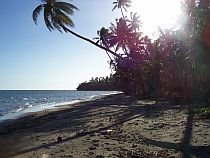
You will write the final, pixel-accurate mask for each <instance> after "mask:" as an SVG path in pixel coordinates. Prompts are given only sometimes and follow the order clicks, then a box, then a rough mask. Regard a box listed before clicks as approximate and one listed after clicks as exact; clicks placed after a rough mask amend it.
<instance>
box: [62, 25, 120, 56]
mask: <svg viewBox="0 0 210 158" xmlns="http://www.w3.org/2000/svg"><path fill="white" fill-rule="evenodd" d="M62 27H63V29H64V30H65V31H67V32H69V33H71V34H73V35H74V36H76V37H78V38H80V39H82V40H84V41H87V42H89V43H91V44H93V45H95V46H96V47H98V48H101V49H103V50H105V51H106V52H109V53H111V54H112V55H114V56H115V57H117V58H121V59H123V58H122V57H121V56H120V55H118V54H117V53H115V52H113V51H112V50H110V49H108V48H106V47H103V46H101V45H100V44H98V43H95V42H94V41H92V40H90V39H88V38H86V37H83V36H81V35H79V34H77V33H75V32H73V31H71V30H70V29H68V28H67V27H65V26H62Z"/></svg>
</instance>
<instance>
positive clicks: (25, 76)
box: [0, 0, 180, 90]
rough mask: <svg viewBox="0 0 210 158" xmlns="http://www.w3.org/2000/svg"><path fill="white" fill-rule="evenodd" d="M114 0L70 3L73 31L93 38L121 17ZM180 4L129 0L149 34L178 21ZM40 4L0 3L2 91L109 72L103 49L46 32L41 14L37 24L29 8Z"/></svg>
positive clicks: (25, 0)
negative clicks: (72, 12) (73, 11)
mask: <svg viewBox="0 0 210 158" xmlns="http://www.w3.org/2000/svg"><path fill="white" fill-rule="evenodd" d="M113 1H114V0H105V1H103V3H102V0H90V1H86V0H72V1H70V2H71V3H72V4H74V5H75V6H77V7H78V8H79V9H80V10H79V11H76V12H75V14H74V15H73V16H72V17H71V18H72V19H73V21H74V24H75V27H74V28H72V30H73V31H75V32H77V33H79V34H81V35H83V36H85V37H88V38H89V39H93V38H94V37H96V36H97V30H100V28H101V27H106V28H107V27H109V26H110V23H112V22H115V19H116V18H117V17H119V15H120V12H119V11H114V12H113V11H112V8H113V4H112V3H113ZM151 2H152V3H151ZM179 2H180V0H173V1H170V2H169V0H158V2H157V1H156V0H155V1H148V0H133V3H132V4H133V6H132V7H131V8H130V9H129V11H133V12H138V13H140V17H141V20H142V21H143V26H142V28H141V29H142V31H143V32H145V33H146V34H152V33H153V32H154V31H155V30H156V31H157V26H160V27H165V28H166V27H169V26H170V27H171V26H172V24H173V23H174V22H175V21H177V19H176V17H177V15H178V14H179V13H180V10H179V7H178V5H179ZM39 4H40V0H10V1H8V0H1V1H0V27H1V29H0V76H1V77H0V90H7V89H9V90H11V89H15V90H28V89H32V90H40V89H41V90H45V89H46V90H58V89H60V90H63V89H67V90H71V89H76V87H77V86H78V84H79V83H82V82H84V81H88V80H90V79H91V78H92V77H103V76H107V75H109V74H110V73H111V70H110V68H109V64H108V61H109V58H108V56H107V55H106V53H105V51H103V50H101V49H99V48H97V47H95V46H93V45H91V44H89V43H87V42H85V41H82V40H81V39H79V38H77V37H75V36H73V35H71V34H66V33H63V34H61V33H60V32H58V31H52V32H50V31H49V30H48V29H47V28H46V26H45V24H44V22H43V15H42V14H40V16H39V19H38V25H35V24H34V22H33V20H32V11H33V10H34V9H35V7H36V6H38V5H39ZM127 16H129V15H127Z"/></svg>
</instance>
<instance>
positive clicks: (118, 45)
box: [33, 0, 210, 101]
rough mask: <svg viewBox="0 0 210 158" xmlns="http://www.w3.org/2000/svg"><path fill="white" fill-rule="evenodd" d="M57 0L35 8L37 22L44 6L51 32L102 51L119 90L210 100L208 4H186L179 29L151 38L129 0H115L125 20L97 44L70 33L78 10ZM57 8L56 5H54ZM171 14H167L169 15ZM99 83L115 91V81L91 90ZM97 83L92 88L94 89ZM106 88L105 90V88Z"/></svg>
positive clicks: (103, 32) (198, 0) (199, 0)
mask: <svg viewBox="0 0 210 158" xmlns="http://www.w3.org/2000/svg"><path fill="white" fill-rule="evenodd" d="M58 3H59V2H57V1H56V0H43V4H42V5H41V6H39V7H38V8H36V9H35V11H34V13H33V17H34V21H35V22H36V20H37V15H38V13H39V12H40V11H41V9H42V8H44V9H45V11H44V19H45V23H46V25H47V27H48V29H50V30H52V29H58V30H59V31H62V30H63V31H66V32H70V33H72V34H73V35H76V36H77V37H79V38H81V39H83V40H86V41H88V42H90V43H91V44H94V45H95V46H97V47H100V48H101V49H104V50H105V51H106V53H107V54H108V56H109V58H110V65H111V67H112V69H113V70H114V71H115V74H114V78H115V79H114V82H116V81H117V86H116V87H117V88H118V89H120V90H123V91H124V92H126V93H129V94H134V95H137V96H141V97H154V96H155V97H159V96H165V97H175V98H179V97H181V98H182V99H184V100H186V101H190V100H191V99H192V98H193V99H196V100H202V101H204V100H205V101H207V100H208V98H209V96H210V84H209V83H210V54H209V53H210V3H209V0H183V1H182V10H183V13H184V14H183V17H180V18H182V19H185V20H186V21H185V23H182V24H180V25H179V26H178V27H177V29H175V30H174V29H168V30H163V29H161V28H159V37H158V38H157V39H156V40H152V39H150V38H149V37H148V36H145V35H144V34H143V33H142V32H141V21H140V19H139V18H140V17H139V16H138V15H137V14H136V13H131V14H130V16H127V15H129V13H127V12H126V8H128V7H129V6H131V5H132V3H131V1H130V0H116V2H114V3H113V4H114V8H113V10H115V9H120V11H121V14H122V17H121V18H117V19H116V20H115V23H112V24H111V26H110V27H109V28H104V27H102V28H101V29H100V30H99V31H98V32H97V33H98V35H99V37H98V38H96V39H97V41H96V42H94V41H92V40H90V39H87V38H84V37H82V36H80V35H78V34H76V33H74V32H72V31H71V30H69V29H68V28H67V27H68V26H73V22H72V20H71V19H70V18H69V17H68V16H67V14H69V15H72V14H73V11H74V10H76V9H77V8H76V7H75V6H73V5H71V4H67V3H62V4H61V3H59V4H58ZM52 4H53V5H52ZM166 14H167V13H166ZM99 82H101V83H103V84H99V85H98V86H101V87H100V89H103V90H105V89H106V88H107V87H109V88H113V90H115V88H116V87H111V86H110V85H115V83H114V84H113V80H112V81H110V80H108V79H107V80H106V78H105V79H104V80H103V82H102V81H101V80H100V81H99V79H98V80H93V81H91V82H90V83H91V85H92V87H91V86H90V83H82V84H81V85H80V87H82V86H86V87H88V86H89V90H91V89H94V86H97V84H98V83H99ZM93 85H94V86H93ZM102 85H103V86H102Z"/></svg>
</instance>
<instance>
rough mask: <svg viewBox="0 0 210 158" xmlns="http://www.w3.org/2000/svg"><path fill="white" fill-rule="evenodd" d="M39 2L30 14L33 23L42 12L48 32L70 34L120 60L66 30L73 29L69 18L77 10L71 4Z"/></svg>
mask: <svg viewBox="0 0 210 158" xmlns="http://www.w3.org/2000/svg"><path fill="white" fill-rule="evenodd" d="M41 2H42V4H40V5H39V6H37V7H36V8H35V9H34V11H33V14H32V17H33V21H34V22H35V24H37V20H38V15H39V14H40V13H41V11H42V10H43V13H44V21H45V24H46V26H47V28H48V29H49V30H50V31H52V30H55V29H57V30H58V31H60V32H62V31H64V32H68V33H71V34H73V35H75V36H76V37H78V38H80V39H82V40H84V41H87V42H89V43H91V44H93V45H95V46H97V47H99V48H101V49H103V50H105V51H106V52H109V53H111V54H112V55H114V56H115V57H117V58H121V56H120V55H118V54H116V53H115V52H113V51H111V50H110V49H108V48H107V47H104V46H101V45H100V44H98V43H96V42H94V41H92V40H90V39H88V38H86V37H83V36H81V35H79V34H77V33H75V32H73V31H71V30H70V29H69V28H68V27H74V23H73V21H72V19H71V18H70V17H69V16H71V15H73V14H74V11H75V10H78V8H77V7H76V6H74V5H73V4H70V3H67V2H63V1H58V0H41Z"/></svg>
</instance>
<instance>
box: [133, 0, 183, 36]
mask: <svg viewBox="0 0 210 158" xmlns="http://www.w3.org/2000/svg"><path fill="white" fill-rule="evenodd" d="M131 11H132V12H137V13H138V14H139V15H140V17H141V20H142V23H143V24H142V30H143V32H144V33H145V34H148V35H152V34H153V33H154V32H156V31H157V29H158V26H159V27H161V28H163V29H169V28H172V27H175V26H176V25H178V20H179V16H180V14H181V0H132V7H131Z"/></svg>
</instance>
